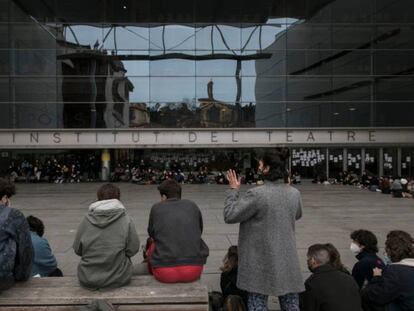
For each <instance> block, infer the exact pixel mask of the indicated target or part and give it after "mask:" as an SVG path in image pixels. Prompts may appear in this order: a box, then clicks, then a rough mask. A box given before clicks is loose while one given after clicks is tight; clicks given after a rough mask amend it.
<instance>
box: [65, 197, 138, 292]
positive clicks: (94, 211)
mask: <svg viewBox="0 0 414 311" xmlns="http://www.w3.org/2000/svg"><path fill="white" fill-rule="evenodd" d="M73 249H74V251H75V253H76V254H77V255H78V256H81V261H80V263H79V265H78V278H79V282H80V283H81V285H83V286H85V287H88V288H93V289H99V288H114V287H120V286H123V285H126V284H128V283H129V281H130V279H131V276H132V271H133V266H132V263H131V259H130V258H131V257H132V256H134V255H135V254H136V253H137V252H138V250H139V238H138V234H137V232H136V230H135V226H134V223H133V222H132V219H131V218H130V217H129V216H128V215H127V214H126V210H125V207H124V206H123V205H122V203H121V202H120V201H119V200H116V199H113V200H102V201H96V202H94V203H92V204H91V205H90V206H89V212H88V214H87V215H86V217H85V218H84V219H83V221H82V222H81V224H80V225H79V228H78V231H77V233H76V238H75V242H74V243H73Z"/></svg>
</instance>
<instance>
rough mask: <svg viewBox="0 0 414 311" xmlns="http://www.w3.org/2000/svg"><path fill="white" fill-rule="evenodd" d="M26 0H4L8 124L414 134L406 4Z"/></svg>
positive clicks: (1, 50) (2, 83) (2, 82)
mask: <svg viewBox="0 0 414 311" xmlns="http://www.w3.org/2000/svg"><path fill="white" fill-rule="evenodd" d="M20 2H21V5H23V6H25V7H26V9H27V10H26V11H24V10H22V9H21V8H20V7H17V6H16V5H15V4H14V2H13V1H4V0H3V1H0V17H1V21H2V22H1V23H0V101H1V105H2V106H4V110H3V111H4V112H5V115H7V118H5V117H3V114H2V120H3V121H4V122H5V123H4V124H7V126H10V127H62V126H63V127H69V128H74V127H86V128H90V127H99V128H105V127H107V128H109V127H129V126H131V127H142V126H145V127H255V126H257V127H285V126H295V127H296V126H297V127H321V126H328V127H333V126H341V127H349V126H365V127H368V126H372V127H375V126H413V125H414V121H413V119H412V118H411V117H410V116H411V115H412V113H413V112H414V105H413V104H414V93H413V89H414V88H413V86H414V85H413V81H414V80H413V78H412V75H413V73H414V71H413V67H414V65H413V60H414V55H413V52H412V49H413V48H414V39H413V38H414V36H413V27H411V26H410V23H412V22H414V15H413V14H414V13H412V12H414V10H412V8H413V4H412V2H409V1H408V0H403V1H391V0H386V1H380V2H378V1H374V0H369V1H364V3H360V1H357V0H336V1H311V0H306V1H301V2H300V3H299V2H297V3H296V4H295V5H293V4H292V2H290V1H278V3H277V10H276V9H275V10H274V12H273V11H271V10H270V11H271V12H268V11H267V8H264V7H262V6H260V5H259V4H256V3H250V4H247V3H238V4H237V5H235V6H234V7H232V8H227V10H225V11H220V12H218V13H217V12H215V11H214V10H215V9H214V8H213V7H212V6H211V5H207V4H204V3H197V4H194V7H187V8H185V9H184V8H179V7H177V6H175V5H174V3H171V4H169V3H164V4H162V3H153V4H151V5H150V4H149V3H147V2H145V1H144V2H140V4H139V6H138V4H137V2H133V1H126V2H125V3H121V4H120V3H115V2H110V1H109V2H108V1H104V2H102V3H101V5H98V7H92V6H91V4H86V3H85V5H84V7H83V10H79V9H78V8H74V7H73V6H71V4H70V3H71V2H67V3H66V4H63V3H62V2H61V1H60V2H59V1H55V2H54V5H53V6H52V9H51V12H52V13H50V11H47V10H45V5H44V3H43V2H40V1H37V0H33V1H27V0H22V1H20ZM124 6H125V8H124ZM225 6H226V3H224V2H223V3H221V4H220V6H219V7H220V8H221V7H223V8H224V7H225ZM256 7H257V8H256ZM1 8H6V9H5V10H1ZM179 9H180V10H179ZM181 9H182V10H181ZM27 12H31V13H32V15H28V14H27ZM179 13H180V14H179ZM215 13H217V14H216V15H214V14H215ZM50 14H52V16H51V15H50ZM255 14H256V15H255ZM261 14H264V15H261ZM236 21H239V22H236ZM53 107H54V108H53ZM45 113H46V114H45ZM45 115H47V116H48V118H45ZM46 119H48V120H49V119H50V120H52V121H48V122H46V121H45V120H46Z"/></svg>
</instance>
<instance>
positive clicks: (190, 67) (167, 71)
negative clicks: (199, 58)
mask: <svg viewBox="0 0 414 311" xmlns="http://www.w3.org/2000/svg"><path fill="white" fill-rule="evenodd" d="M183 53H185V52H183ZM150 75H151V76H156V77H157V76H160V77H162V76H194V75H195V62H194V61H193V60H186V59H175V58H174V59H166V60H157V61H151V62H150Z"/></svg>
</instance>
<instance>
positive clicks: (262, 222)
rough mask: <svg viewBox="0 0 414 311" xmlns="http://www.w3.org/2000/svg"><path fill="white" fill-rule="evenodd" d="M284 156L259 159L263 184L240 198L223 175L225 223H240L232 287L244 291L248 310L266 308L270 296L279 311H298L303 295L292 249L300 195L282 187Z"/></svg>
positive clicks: (234, 183)
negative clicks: (277, 299)
mask: <svg viewBox="0 0 414 311" xmlns="http://www.w3.org/2000/svg"><path fill="white" fill-rule="evenodd" d="M287 157H288V154H286V153H284V152H283V151H282V150H277V151H275V152H272V153H266V154H265V155H264V156H262V157H261V158H260V161H259V171H260V172H261V173H262V175H263V179H264V184H263V185H261V186H257V187H254V188H251V189H249V190H248V191H247V192H246V193H245V194H243V195H242V194H240V179H239V178H238V177H237V175H236V173H235V171H233V170H229V171H228V172H227V179H228V181H229V186H230V190H228V191H227V193H226V199H225V207H224V221H225V222H226V223H228V224H233V223H240V230H239V243H238V247H239V270H238V278H237V287H238V288H240V289H242V290H245V291H247V292H248V310H249V311H259V310H260V311H263V310H264V311H265V310H267V300H268V296H269V295H274V296H278V297H279V302H280V306H281V310H282V311H299V294H298V293H300V292H302V291H304V285H303V279H302V273H301V269H300V264H299V258H298V253H297V250H296V237H295V221H296V220H298V219H299V218H301V216H302V200H301V195H300V193H299V191H298V190H297V189H295V188H293V187H291V186H290V185H288V184H286V183H285V179H286V178H287V175H288V172H287V170H286V168H285V167H286V166H285V163H286V159H287Z"/></svg>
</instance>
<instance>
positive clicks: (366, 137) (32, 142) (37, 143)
mask: <svg viewBox="0 0 414 311" xmlns="http://www.w3.org/2000/svg"><path fill="white" fill-rule="evenodd" d="M387 144H388V145H409V144H414V128H413V129H395V128H392V129H208V130H207V129H156V130H155V129H117V130H106V129H105V130H102V129H100V130H67V129H65V130H0V148H2V149H22V148H41V149H47V148H53V149H55V148H59V149H61V148H62V149H63V148H65V149H75V148H91V149H101V148H202V147H203V148H223V147H270V146H289V145H292V146H295V145H298V146H306V145H309V146H317V145H340V146H343V145H345V146H346V145H387Z"/></svg>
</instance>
